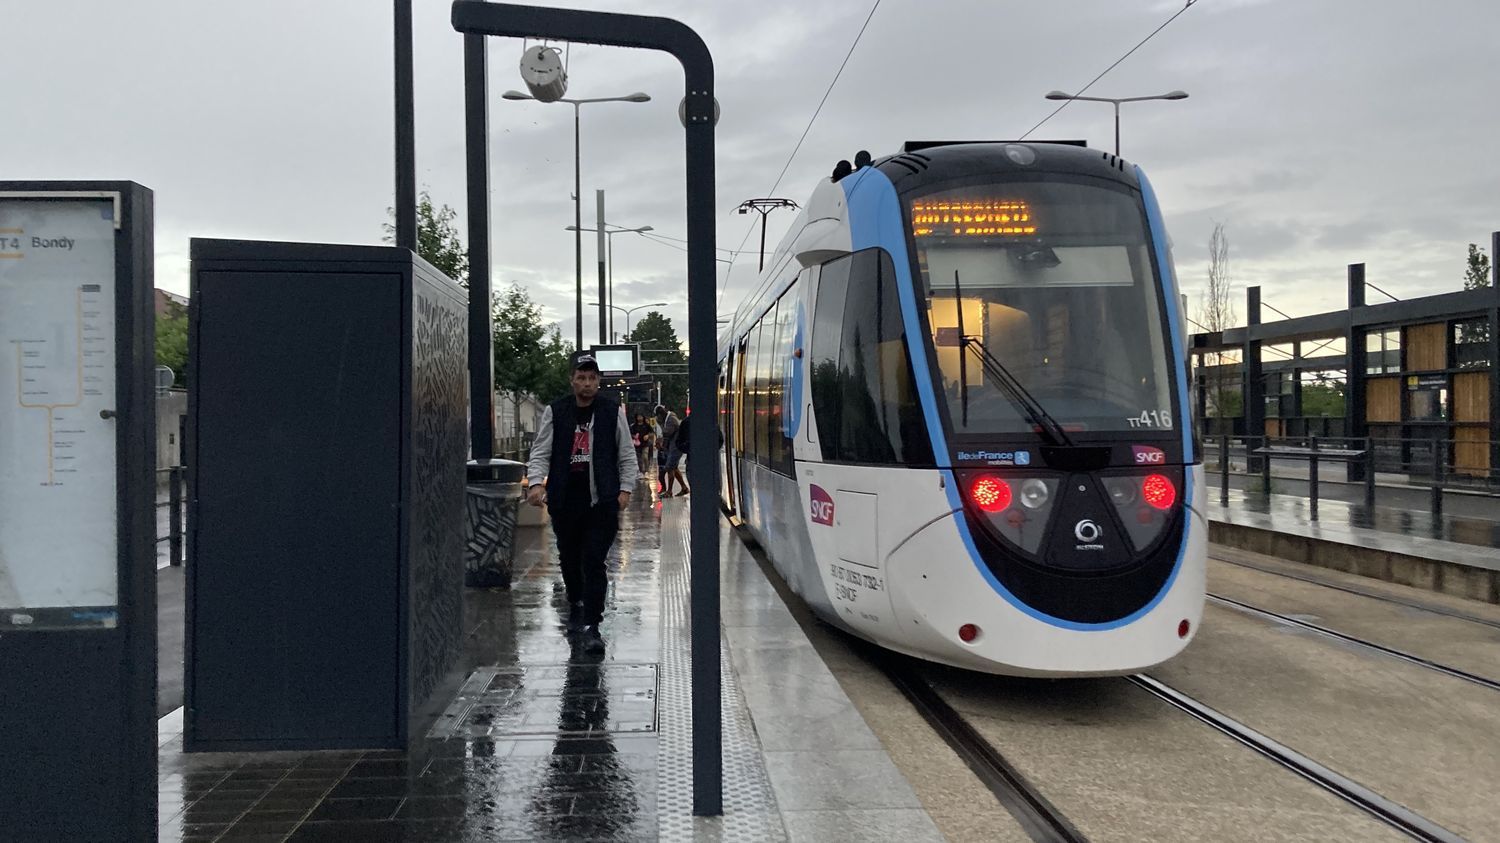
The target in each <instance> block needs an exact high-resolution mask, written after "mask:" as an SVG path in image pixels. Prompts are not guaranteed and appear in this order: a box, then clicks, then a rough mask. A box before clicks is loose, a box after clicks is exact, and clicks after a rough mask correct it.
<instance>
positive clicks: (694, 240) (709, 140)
mask: <svg viewBox="0 0 1500 843" xmlns="http://www.w3.org/2000/svg"><path fill="white" fill-rule="evenodd" d="M695 52H696V53H697V55H696V56H695V58H697V61H690V60H689V59H688V58H687V57H685V56H679V58H681V59H682V64H683V69H684V70H685V71H686V75H687V96H686V97H685V100H686V106H687V107H686V113H687V120H686V121H685V122H686V124H687V183H688V197H687V219H688V348H689V349H690V350H691V351H692V352H693V353H692V356H691V357H690V358H689V365H688V406H689V407H691V408H692V411H693V415H695V416H697V417H698V423H697V424H695V425H693V426H692V427H691V428H689V431H688V436H689V437H690V439H691V441H690V442H689V443H688V445H689V447H688V450H689V452H690V453H695V454H698V455H699V456H698V458H697V459H690V460H689V461H688V482H689V483H691V484H692V485H691V487H690V488H691V489H692V490H693V493H692V500H691V505H692V508H691V512H690V513H689V518H690V519H691V520H690V523H689V533H690V542H691V546H692V557H691V558H692V565H693V568H692V583H691V586H692V619H693V628H692V654H693V667H692V676H693V706H692V708H693V813H694V814H696V815H698V816H718V815H720V814H722V813H724V769H723V766H722V764H723V753H724V736H723V719H722V712H721V710H720V705H721V704H722V702H723V693H724V692H723V688H721V687H720V685H719V669H720V658H719V511H718V507H717V500H716V498H717V497H718V494H719V474H718V472H719V461H718V459H716V458H715V457H714V456H711V455H717V454H718V452H719V439H718V434H719V430H718V425H717V424H715V421H716V420H717V416H716V413H715V404H716V401H717V398H718V396H717V394H716V393H717V386H718V384H717V380H718V367H717V366H716V365H714V363H715V360H714V348H715V346H716V345H717V339H718V338H717V336H716V335H717V333H718V323H717V322H716V317H717V314H716V313H715V312H714V310H715V305H716V304H717V301H716V298H717V295H716V293H717V285H718V282H717V280H716V277H717V267H716V266H715V264H714V257H715V248H714V235H715V232H714V121H713V114H714V92H713V86H714V81H713V80H714V73H713V62H712V60H711V59H709V57H708V49H707V48H706V47H703V46H702V45H701V42H700V43H699V44H698V45H697V50H695Z"/></svg>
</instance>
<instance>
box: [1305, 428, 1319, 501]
mask: <svg viewBox="0 0 1500 843" xmlns="http://www.w3.org/2000/svg"><path fill="white" fill-rule="evenodd" d="M1307 441H1308V443H1309V445H1310V446H1311V447H1312V456H1310V457H1308V459H1307V514H1308V517H1309V518H1311V519H1312V520H1314V521H1316V520H1318V437H1316V436H1311V437H1308V440H1307Z"/></svg>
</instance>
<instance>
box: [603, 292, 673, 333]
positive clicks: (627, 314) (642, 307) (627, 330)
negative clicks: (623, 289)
mask: <svg viewBox="0 0 1500 843" xmlns="http://www.w3.org/2000/svg"><path fill="white" fill-rule="evenodd" d="M598 306H599V303H598V302H593V301H591V302H589V307H598ZM666 306H667V303H666V302H664V301H654V302H652V303H650V304H641V305H636V306H635V307H631V308H624V307H620V306H619V305H617V304H610V305H606V307H609V308H613V309H614V310H618V311H620V312H621V313H623V314H625V336H627V337H628V336H630V314H632V313H634V312H636V311H637V310H645V309H646V308H648V307H666Z"/></svg>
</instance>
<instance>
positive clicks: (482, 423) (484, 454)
mask: <svg viewBox="0 0 1500 843" xmlns="http://www.w3.org/2000/svg"><path fill="white" fill-rule="evenodd" d="M403 2H408V3H409V2H410V0H403ZM486 50H487V47H486V43H485V36H483V35H470V34H467V33H466V34H465V35H464V157H465V163H466V164H467V167H468V171H469V197H468V198H469V436H470V444H469V447H470V450H471V451H472V453H473V457H474V459H476V460H487V459H490V458H491V457H493V456H494V455H495V434H494V423H495V422H494V415H493V412H492V411H493V409H494V403H495V387H494V384H495V377H494V365H495V353H494V337H493V335H492V333H491V331H490V160H489V153H490V141H489V137H490V117H489V77H488V76H487V75H486V73H487V68H486V66H487V65H488V59H487V57H486ZM413 238H414V239H415V235H413Z"/></svg>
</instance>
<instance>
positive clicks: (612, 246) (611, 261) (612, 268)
mask: <svg viewBox="0 0 1500 843" xmlns="http://www.w3.org/2000/svg"><path fill="white" fill-rule="evenodd" d="M599 227H600V228H603V227H604V225H603V224H602V223H601V224H600V226H599ZM604 242H605V244H606V245H608V246H609V249H608V251H609V302H608V304H609V341H610V342H612V343H613V342H619V340H618V339H617V338H616V337H615V238H614V235H613V234H606V235H605V236H604Z"/></svg>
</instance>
